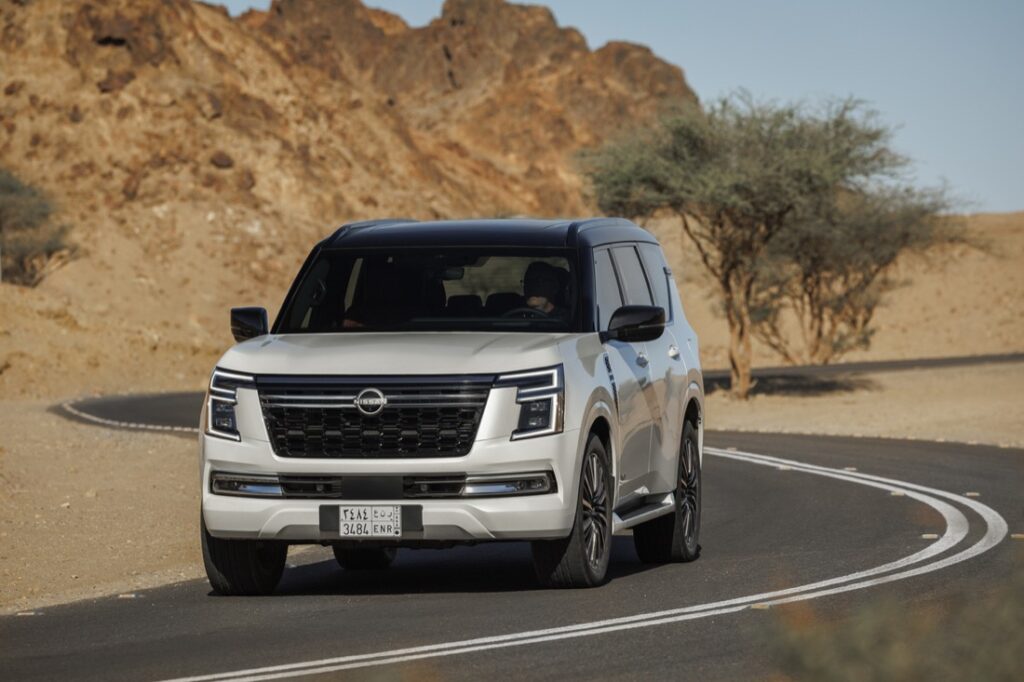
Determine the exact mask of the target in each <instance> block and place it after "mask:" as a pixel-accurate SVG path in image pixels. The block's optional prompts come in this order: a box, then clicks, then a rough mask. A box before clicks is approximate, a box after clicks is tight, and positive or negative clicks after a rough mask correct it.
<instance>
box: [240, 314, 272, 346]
mask: <svg viewBox="0 0 1024 682" xmlns="http://www.w3.org/2000/svg"><path fill="white" fill-rule="evenodd" d="M269 329H270V322H269V321H268V320H267V309H266V308H232V309H231V335H232V336H234V337H235V341H248V340H249V339H255V338H256V337H257V336H263V335H264V334H266V333H267V331H268V330H269Z"/></svg>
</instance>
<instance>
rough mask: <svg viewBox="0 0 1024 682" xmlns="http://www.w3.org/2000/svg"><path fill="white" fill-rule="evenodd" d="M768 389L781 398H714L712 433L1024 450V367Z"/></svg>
mask: <svg viewBox="0 0 1024 682" xmlns="http://www.w3.org/2000/svg"><path fill="white" fill-rule="evenodd" d="M762 388H765V387H762ZM770 389H772V390H775V391H776V392H775V393H772V394H767V395H766V394H760V395H755V396H754V397H753V398H751V399H750V400H749V401H739V400H734V399H732V398H731V397H729V396H728V395H727V394H725V393H724V392H715V393H712V394H711V395H709V396H708V400H707V407H706V413H707V425H708V428H710V429H716V430H723V431H728V430H736V431H763V432H775V433H815V434H825V435H844V436H882V437H886V438H914V439H920V440H940V441H951V442H958V443H972V444H973V443H986V444H992V445H1001V446H1004V447H1024V363H1013V364H993V365H980V366H976V367H953V368H945V369H927V370H909V371H903V372H891V373H885V374H864V375H848V376H834V377H828V378H827V380H826V381H825V382H823V383H811V384H803V385H801V384H799V383H797V384H790V385H788V386H782V387H780V386H774V387H770ZM755 390H757V389H755Z"/></svg>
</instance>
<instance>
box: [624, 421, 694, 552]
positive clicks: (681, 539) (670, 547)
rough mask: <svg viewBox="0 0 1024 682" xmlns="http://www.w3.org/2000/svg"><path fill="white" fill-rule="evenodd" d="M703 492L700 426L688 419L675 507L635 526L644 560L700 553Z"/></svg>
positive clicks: (682, 447)
mask: <svg viewBox="0 0 1024 682" xmlns="http://www.w3.org/2000/svg"><path fill="white" fill-rule="evenodd" d="M700 492H701V471H700V450H699V445H698V441H697V429H696V428H694V426H693V424H691V423H690V422H685V423H684V425H683V441H682V443H681V444H680V447H679V463H678V465H677V471H676V491H675V498H676V508H675V511H674V512H673V513H671V514H666V515H665V516H659V517H658V518H656V519H652V520H650V521H648V522H647V523H642V524H640V525H639V526H637V527H635V528H634V529H633V544H634V546H635V547H636V553H637V555H638V556H639V557H640V560H641V561H643V562H644V563H648V564H666V563H671V562H682V561H693V560H695V559H697V558H698V557H699V556H700V544H699V540H700Z"/></svg>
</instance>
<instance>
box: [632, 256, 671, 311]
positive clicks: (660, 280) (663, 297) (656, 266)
mask: <svg viewBox="0 0 1024 682" xmlns="http://www.w3.org/2000/svg"><path fill="white" fill-rule="evenodd" d="M640 255H642V256H643V259H644V268H645V269H646V270H647V277H648V279H650V280H651V288H652V289H654V301H655V305H659V306H661V307H662V308H664V309H665V319H666V320H667V321H671V320H672V294H671V291H670V289H669V287H670V286H672V275H671V273H670V272H669V270H668V266H667V265H666V264H665V256H664V254H662V252H661V247H660V246H658V245H657V244H641V245H640Z"/></svg>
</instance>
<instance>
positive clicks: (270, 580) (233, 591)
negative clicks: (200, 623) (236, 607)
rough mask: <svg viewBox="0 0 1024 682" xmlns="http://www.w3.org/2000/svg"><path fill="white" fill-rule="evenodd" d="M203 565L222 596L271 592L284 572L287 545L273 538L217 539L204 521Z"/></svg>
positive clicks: (215, 589) (216, 590) (202, 526)
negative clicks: (207, 528)
mask: <svg viewBox="0 0 1024 682" xmlns="http://www.w3.org/2000/svg"><path fill="white" fill-rule="evenodd" d="M201 531H202V544H203V565H204V566H205V567H206V577H207V579H208V580H209V581H210V587H212V588H213V591H214V592H216V593H217V594H223V595H260V594H272V593H273V592H274V590H275V589H276V588H277V584H278V583H279V582H280V581H281V574H282V573H284V562H285V559H286V558H287V557H288V545H287V543H284V542H275V541H272V540H227V539H223V538H215V537H213V536H212V535H210V532H209V531H208V530H206V521H201Z"/></svg>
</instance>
